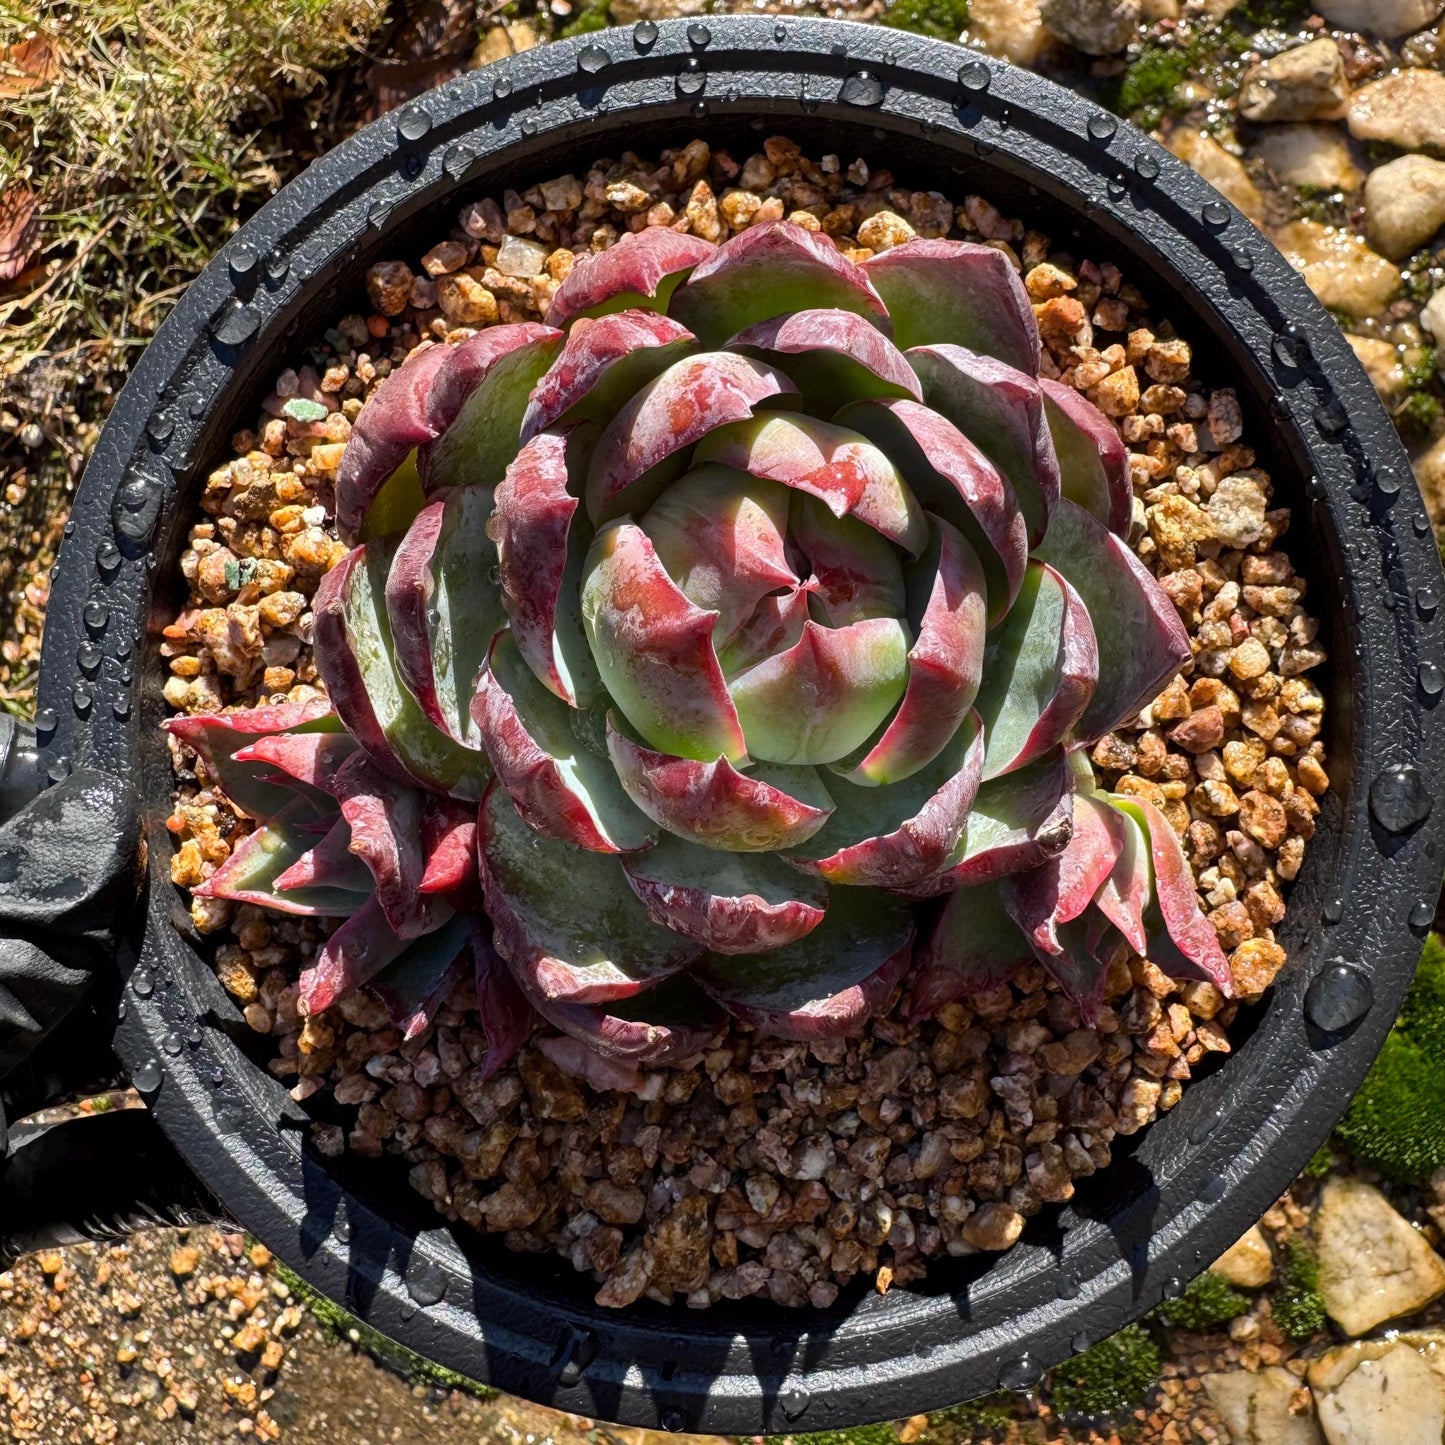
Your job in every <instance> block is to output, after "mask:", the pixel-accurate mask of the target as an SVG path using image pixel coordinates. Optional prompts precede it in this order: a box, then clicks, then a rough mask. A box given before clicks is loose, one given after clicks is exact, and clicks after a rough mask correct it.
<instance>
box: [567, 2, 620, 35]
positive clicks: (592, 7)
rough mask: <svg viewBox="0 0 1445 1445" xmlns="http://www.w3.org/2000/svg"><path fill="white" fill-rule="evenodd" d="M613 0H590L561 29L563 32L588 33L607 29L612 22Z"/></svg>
mask: <svg viewBox="0 0 1445 1445" xmlns="http://www.w3.org/2000/svg"><path fill="white" fill-rule="evenodd" d="M611 10H612V0H588V3H587V4H585V5H583V6H582V8H581V9H580V10H579V11H578V12H577V14H576V15H575V16H574V17H573V18H572V19H571V20H569V21H568V22H567V23H566V24H565V25H564V26H563V27H562V29H561V32H560V33H561V34H562V35H564V36H566V35H587V34H589V33H590V32H591V31H593V30H606V29H607V27H608V26H609V25H610V24H611V23H612V17H611Z"/></svg>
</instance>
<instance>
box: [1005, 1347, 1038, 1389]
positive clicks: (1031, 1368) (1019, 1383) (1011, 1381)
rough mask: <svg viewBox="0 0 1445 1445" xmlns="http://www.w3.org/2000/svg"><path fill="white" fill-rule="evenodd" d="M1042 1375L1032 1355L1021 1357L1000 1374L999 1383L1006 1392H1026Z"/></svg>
mask: <svg viewBox="0 0 1445 1445" xmlns="http://www.w3.org/2000/svg"><path fill="white" fill-rule="evenodd" d="M1042 1373H1043V1371H1042V1370H1040V1369H1039V1367H1038V1365H1037V1364H1036V1363H1035V1361H1034V1358H1033V1356H1032V1355H1020V1356H1019V1357H1018V1358H1017V1359H1015V1360H1009V1361H1008V1362H1007V1363H1006V1364H1005V1365H1004V1367H1003V1369H1001V1370H1000V1371H999V1372H998V1382H999V1385H1000V1387H1001V1388H1003V1389H1005V1390H1026V1389H1028V1387H1029V1386H1030V1385H1032V1384H1034V1383H1035V1382H1036V1381H1037V1380H1038V1378H1039V1376H1040V1375H1041V1374H1042Z"/></svg>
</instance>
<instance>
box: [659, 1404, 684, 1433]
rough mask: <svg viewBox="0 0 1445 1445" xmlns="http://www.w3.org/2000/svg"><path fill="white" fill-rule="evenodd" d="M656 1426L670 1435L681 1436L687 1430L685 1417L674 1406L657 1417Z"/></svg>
mask: <svg viewBox="0 0 1445 1445" xmlns="http://www.w3.org/2000/svg"><path fill="white" fill-rule="evenodd" d="M658 1424H660V1425H661V1426H662V1428H663V1429H664V1430H666V1431H667V1432H668V1433H669V1434H670V1435H681V1434H682V1432H683V1431H684V1430H686V1429H687V1416H686V1415H684V1414H683V1413H682V1411H681V1410H679V1409H677V1408H676V1407H675V1406H674V1407H673V1408H672V1409H670V1410H664V1411H663V1412H662V1414H661V1415H659V1416H658Z"/></svg>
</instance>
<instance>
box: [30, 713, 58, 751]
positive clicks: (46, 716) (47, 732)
mask: <svg viewBox="0 0 1445 1445" xmlns="http://www.w3.org/2000/svg"><path fill="white" fill-rule="evenodd" d="M56 722H57V719H56V716H55V709H54V708H53V707H43V708H41V709H40V711H39V712H38V713H36V714H35V732H36V734H37V735H38V737H39V738H40V741H41V742H49V741H50V739H51V738H53V737H54V736H55V725H56Z"/></svg>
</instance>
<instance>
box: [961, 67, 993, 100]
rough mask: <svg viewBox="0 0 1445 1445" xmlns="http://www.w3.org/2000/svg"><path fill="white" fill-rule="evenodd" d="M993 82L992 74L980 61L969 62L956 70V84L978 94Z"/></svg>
mask: <svg viewBox="0 0 1445 1445" xmlns="http://www.w3.org/2000/svg"><path fill="white" fill-rule="evenodd" d="M992 82H993V72H992V71H991V70H990V69H989V68H988V66H987V65H985V64H984V63H983V61H981V60H970V61H969V62H968V64H967V65H961V66H960V67H959V70H958V83H959V84H960V85H961V86H962V87H963V88H964V89H965V90H971V91H973V92H974V94H979V93H981V92H982V91H985V90H987V89H988V88H989V86H990V84H992Z"/></svg>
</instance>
